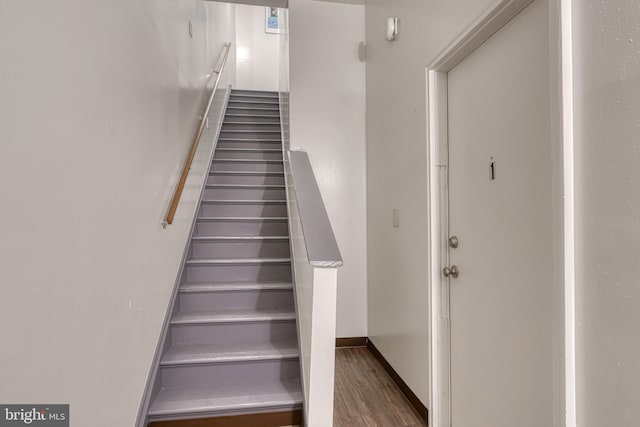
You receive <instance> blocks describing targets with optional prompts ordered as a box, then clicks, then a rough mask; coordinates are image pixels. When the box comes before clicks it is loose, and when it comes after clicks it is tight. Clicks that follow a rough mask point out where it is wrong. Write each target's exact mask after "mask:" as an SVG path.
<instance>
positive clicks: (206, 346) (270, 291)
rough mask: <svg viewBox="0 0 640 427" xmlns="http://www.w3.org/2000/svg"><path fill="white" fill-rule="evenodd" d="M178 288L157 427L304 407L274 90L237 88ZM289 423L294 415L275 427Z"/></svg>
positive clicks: (155, 402)
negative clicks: (288, 420)
mask: <svg viewBox="0 0 640 427" xmlns="http://www.w3.org/2000/svg"><path fill="white" fill-rule="evenodd" d="M178 292H179V293H178V296H177V299H176V303H175V307H174V309H173V315H172V317H171V320H170V325H169V331H168V334H167V338H166V342H165V343H164V352H163V355H162V358H161V361H160V366H159V367H158V372H157V375H156V383H155V385H154V389H153V390H154V391H153V395H152V401H151V405H150V408H149V411H148V417H147V420H148V422H150V423H151V424H150V425H151V426H154V425H169V424H166V423H161V421H167V420H189V419H194V418H210V417H211V418H212V419H216V418H219V417H228V416H248V415H250V414H253V415H251V416H253V419H255V417H256V415H255V414H262V413H270V415H271V416H273V415H274V413H284V414H291V413H296V412H297V413H298V414H299V413H300V410H301V408H302V393H301V386H300V362H299V351H298V343H297V330H296V314H295V309H294V302H293V285H292V274H291V259H290V252H289V232H288V222H287V206H286V201H285V188H284V172H283V163H282V141H281V131H280V112H279V105H278V94H277V93H275V92H254V91H240V90H234V91H232V93H231V96H230V99H229V104H228V106H227V110H226V114H225V118H224V124H223V126H222V129H221V132H220V138H219V140H218V145H217V148H216V150H215V154H214V158H213V162H212V165H211V169H210V171H209V178H208V181H207V185H206V189H205V192H204V196H203V198H202V202H201V205H200V208H199V212H198V218H197V223H196V226H195V228H194V232H193V235H192V237H191V245H190V249H189V253H188V257H187V261H186V265H185V266H184V270H183V276H182V279H181V285H180V287H179V291H178ZM296 416H299V415H296ZM225 419H227V418H225ZM214 421H215V420H214ZM243 422H244V421H243ZM286 424H294V422H288V423H285V424H276V425H286ZM170 425H176V426H178V425H180V423H179V422H176V423H172V424H170ZM198 425H200V424H198ZM211 425H214V424H211ZM215 425H218V424H215ZM224 425H234V424H233V423H231V422H229V424H224ZM242 425H250V424H242ZM251 425H267V424H264V423H263V422H260V423H256V424H251Z"/></svg>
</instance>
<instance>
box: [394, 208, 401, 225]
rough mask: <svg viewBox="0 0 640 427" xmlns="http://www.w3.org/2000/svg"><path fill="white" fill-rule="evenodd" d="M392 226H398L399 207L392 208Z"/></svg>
mask: <svg viewBox="0 0 640 427" xmlns="http://www.w3.org/2000/svg"><path fill="white" fill-rule="evenodd" d="M393 227H394V228H400V209H398V208H393Z"/></svg>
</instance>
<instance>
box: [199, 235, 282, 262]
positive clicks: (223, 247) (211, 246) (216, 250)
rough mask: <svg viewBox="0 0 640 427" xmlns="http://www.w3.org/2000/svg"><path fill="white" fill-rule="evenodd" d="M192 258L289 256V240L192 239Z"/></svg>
mask: <svg viewBox="0 0 640 427" xmlns="http://www.w3.org/2000/svg"><path fill="white" fill-rule="evenodd" d="M189 255H190V258H192V259H212V258H289V257H290V256H291V253H290V251H289V240H288V239H287V240H243V241H240V242H238V241H229V240H218V241H213V242H212V241H207V242H199V241H194V242H192V243H191V249H190V252H189Z"/></svg>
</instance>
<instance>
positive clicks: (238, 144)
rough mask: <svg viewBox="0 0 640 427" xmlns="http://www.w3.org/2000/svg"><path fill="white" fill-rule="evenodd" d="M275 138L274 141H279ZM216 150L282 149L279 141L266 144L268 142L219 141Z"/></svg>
mask: <svg viewBox="0 0 640 427" xmlns="http://www.w3.org/2000/svg"><path fill="white" fill-rule="evenodd" d="M279 138H280V137H278V138H275V139H279ZM216 147H217V148H257V149H262V148H271V149H273V148H277V149H282V143H281V142H280V141H276V142H268V141H263V142H261V141H233V140H219V141H218V145H217V146H216Z"/></svg>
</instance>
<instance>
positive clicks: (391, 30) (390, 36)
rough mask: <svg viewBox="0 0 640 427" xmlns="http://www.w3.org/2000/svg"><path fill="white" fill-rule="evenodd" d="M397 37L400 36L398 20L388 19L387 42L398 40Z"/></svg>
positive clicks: (395, 18)
mask: <svg viewBox="0 0 640 427" xmlns="http://www.w3.org/2000/svg"><path fill="white" fill-rule="evenodd" d="M397 35H398V18H397V17H395V16H394V17H391V18H387V40H389V41H390V42H392V41H394V40H395V39H396V36H397Z"/></svg>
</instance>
